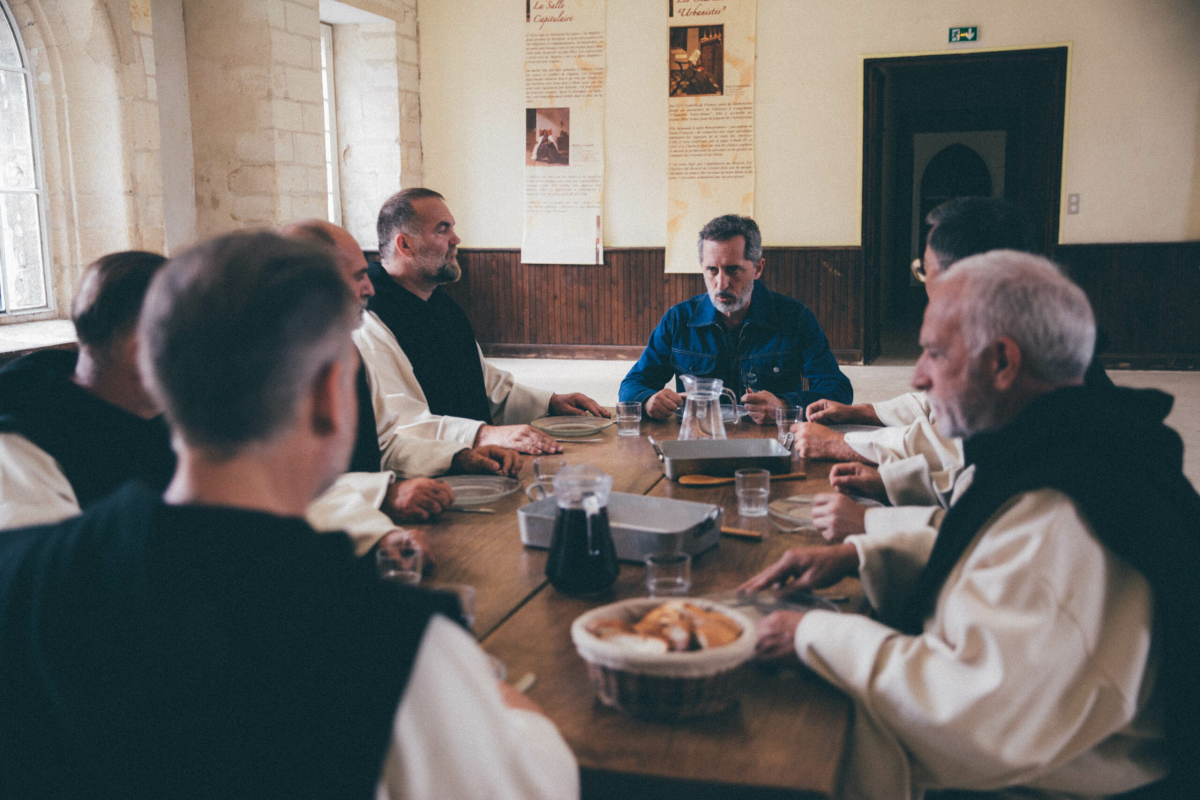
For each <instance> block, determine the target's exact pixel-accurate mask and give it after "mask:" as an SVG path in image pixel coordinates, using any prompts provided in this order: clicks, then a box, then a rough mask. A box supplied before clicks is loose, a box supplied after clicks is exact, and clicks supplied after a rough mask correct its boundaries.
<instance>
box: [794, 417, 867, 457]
mask: <svg viewBox="0 0 1200 800" xmlns="http://www.w3.org/2000/svg"><path fill="white" fill-rule="evenodd" d="M792 433H794V434H795V435H796V443H795V446H794V447H793V448H792V449H793V451H794V452H795V453H796V455H798V456H799V457H800V458H814V459H820V460H822V461H862V460H863V457H862V456H860V455H859V454H858V453H856V452H855V451H854V448H852V447H851V446H850V445H848V444H846V437H845V435H844V434H841V433H838V432H837V431H831V430H829V428H826V427H825V426H824V425H821V424H820V423H817V422H797V423H796V424H795V425H793V426H792Z"/></svg>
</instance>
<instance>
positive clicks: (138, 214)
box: [0, 0, 423, 323]
mask: <svg viewBox="0 0 1200 800" xmlns="http://www.w3.org/2000/svg"><path fill="white" fill-rule="evenodd" d="M8 2H9V5H10V8H11V9H12V11H13V13H14V17H15V19H16V21H17V27H18V31H19V34H20V35H21V37H22V39H23V41H24V44H25V46H26V50H27V52H28V55H29V61H30V67H31V72H32V75H33V79H34V87H35V107H36V109H37V113H38V117H39V129H40V131H39V133H40V136H39V138H40V144H41V147H40V154H39V156H40V163H41V168H42V171H43V174H44V176H45V188H46V192H45V200H46V202H45V207H46V208H45V210H46V213H45V216H46V223H47V228H48V230H47V239H48V249H49V255H50V267H49V271H50V273H51V282H52V288H51V294H52V297H53V300H54V302H53V307H52V308H51V309H50V310H49V311H47V312H45V313H39V314H35V315H30V316H22V317H21V318H19V319H17V318H4V319H0V323H6V322H11V321H25V320H32V319H41V318H49V317H56V316H58V317H62V316H67V314H68V312H69V308H70V302H71V300H72V298H73V297H74V293H75V288H76V286H77V284H78V280H79V276H80V274H81V273H82V270H83V268H84V267H85V266H86V265H87V264H88V263H90V262H91V261H92V260H94V259H95V258H97V257H99V256H101V255H103V254H105V253H109V252H113V251H116V250H123V249H130V248H139V249H147V250H155V251H160V252H161V251H163V250H164V248H165V247H166V244H167V242H166V239H165V233H164V228H165V223H164V216H165V214H164V200H163V198H164V189H163V185H164V180H163V171H164V165H163V141H162V130H164V129H165V130H168V131H171V130H178V129H179V125H183V126H187V125H188V121H187V120H181V119H180V116H181V115H178V114H173V115H171V116H170V118H169V119H168V120H167V121H168V122H169V123H170V124H168V125H166V126H165V128H164V126H163V125H162V123H163V121H164V120H163V119H162V118H161V114H162V113H163V112H162V109H163V108H177V107H178V105H172V104H171V102H166V101H164V99H163V97H162V91H163V90H164V87H166V90H167V92H168V94H170V95H171V97H172V100H178V102H179V103H183V104H184V107H186V108H187V109H188V110H189V111H190V116H191V119H190V128H189V129H190V131H191V134H192V153H193V156H194V158H193V163H194V178H195V198H194V200H195V212H196V217H195V232H196V235H198V236H200V237H204V236H211V235H214V234H218V233H223V232H226V231H229V230H234V229H239V228H246V227H257V226H274V225H279V224H283V223H286V222H289V221H292V220H296V219H300V218H302V217H321V218H324V217H325V216H326V214H327V206H326V198H325V191H326V175H325V152H324V151H325V142H324V124H323V112H322V100H321V73H320V67H321V51H320V46H321V45H320V11H319V6H318V0H178V2H180V3H181V4H182V12H183V13H182V18H183V26H184V39H185V42H186V47H185V48H184V49H185V50H186V59H184V61H185V62H186V63H185V65H181V69H180V72H182V71H184V67H185V69H186V73H187V76H186V84H185V83H184V82H183V79H182V78H177V79H176V80H175V83H176V84H177V86H176V87H175V88H174V89H171V88H170V87H169V86H168V84H165V83H164V84H160V83H159V81H158V76H157V74H156V63H155V35H154V34H155V29H154V22H155V20H154V17H155V15H154V14H153V13H152V4H153V2H154V0H8ZM347 4H348V5H353V6H356V7H358V8H361V9H362V10H365V11H368V12H370V13H372V14H375V15H377V16H378V17H379V18H380V20H381V21H380V22H379V23H378V24H372V25H349V26H343V25H338V26H335V29H336V28H340V29H342V30H340V31H338V32H337V33H336V34H335V36H336V40H335V59H336V60H335V72H336V73H338V79H339V86H338V89H339V91H338V101H339V108H338V115H339V117H343V119H342V120H341V124H340V130H341V144H342V147H341V152H340V153H339V167H340V172H341V181H342V194H343V200H344V203H343V205H344V220H345V222H346V224H347V226H348V227H349V228H350V230H351V231H352V232H353V233H354V235H355V236H356V237H357V238H358V239H359V240H360V241H361V242H362V244H363V245H364V247H367V248H373V247H374V246H375V244H376V243H375V235H374V224H375V216H376V214H377V212H378V208H379V205H380V204H381V203H382V202H383V200H384V199H386V198H387V197H388V196H389V195H390V194H392V193H394V192H396V191H398V190H399V189H400V188H401V187H407V186H419V185H421V183H422V179H423V165H422V154H421V107H420V97H419V66H418V55H419V51H418V39H417V8H416V0H348V2H347ZM177 10H178V9H176V11H177ZM385 20H386V21H385ZM339 41H340V42H341V47H340V49H339V47H338V42H339ZM164 52H167V51H164ZM172 55H175V52H174V51H172ZM175 64H178V60H176V62H175ZM183 86H186V92H185V91H184V90H183V89H182V88H180V87H183ZM185 93H186V94H187V95H188V96H189V97H187V98H184V97H182V95H183V94H185ZM160 103H161V105H160ZM176 162H179V164H182V165H183V166H181V167H178V168H179V169H184V170H189V171H190V169H191V167H190V165H188V164H187V163H186V159H183V158H182V157H180V158H175V159H174V160H173V161H172V165H174V166H173V168H175V167H176V166H178V165H176ZM177 177H178V176H173V183H172V185H173V186H175V188H178V186H176V184H180V182H179V181H178V180H174V178H177ZM180 185H182V184H180ZM174 196H175V199H173V201H172V202H173V203H178V202H180V200H179V199H178V197H179V193H178V192H176V193H175V195H174ZM183 216H185V217H189V218H190V214H186V215H183ZM185 222H186V220H185ZM176 227H177V228H180V229H181V230H186V231H189V232H190V223H188V224H186V225H183V226H182V227H180V226H176ZM176 238H177V239H179V241H174V242H172V243H171V245H172V247H173V248H175V247H177V246H182V245H184V244H186V243H187V242H186V241H185V240H184V239H183V238H182V237H181V236H179V235H178V234H177V235H176Z"/></svg>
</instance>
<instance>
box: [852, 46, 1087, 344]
mask: <svg viewBox="0 0 1200 800" xmlns="http://www.w3.org/2000/svg"><path fill="white" fill-rule="evenodd" d="M863 66H864V69H863V73H864V76H863V79H864V87H863V106H864V108H863V112H864V113H863V251H864V252H863V256H864V266H865V279H866V280H865V283H866V286H865V287H864V288H865V292H866V298H865V300H866V302H865V305H864V310H865V312H866V315H865V320H864V323H865V324H864V337H863V358H864V361H865V362H866V363H870V362H871V361H874V360H875V359H876V358H879V357H883V358H885V359H887V360H889V361H892V360H893V359H894V360H896V361H900V362H903V361H905V360H912V359H915V358H916V356H917V355H919V354H920V347H919V346H918V345H917V334H918V331H919V330H920V326H921V317H922V314H923V313H924V310H925V303H926V296H925V287H924V286H923V285H922V284H921V283H919V282H918V281H917V280H916V279H915V278H914V277H913V275H912V272H911V269H910V265H911V263H912V261H913V259H914V258H918V257H920V256H921V254H922V253H923V251H924V248H925V235H926V234H927V233H928V226H927V225H926V224H925V215H926V214H928V213H929V211H930V210H931V209H933V208H934V207H935V206H937V205H938V204H939V203H941V202H943V201H945V200H948V199H950V198H951V197H958V196H963V195H979V196H984V197H1003V198H1005V199H1007V200H1010V201H1011V202H1014V203H1016V204H1017V205H1019V206H1021V207H1022V208H1024V209H1025V211H1026V212H1028V213H1029V215H1030V217H1032V219H1033V221H1034V225H1035V226H1036V228H1037V230H1038V234H1039V236H1040V241H1041V243H1042V249H1043V252H1045V253H1049V252H1050V251H1051V248H1052V247H1053V245H1054V244H1055V243H1056V242H1057V241H1058V211H1059V194H1060V187H1061V179H1062V142H1063V118H1064V113H1065V108H1066V75H1067V48H1065V47H1055V48H1044V49H1035V50H1012V51H1003V52H994V53H962V54H953V55H940V56H911V57H902V58H878V59H867V60H866V61H865V62H864V65H863Z"/></svg>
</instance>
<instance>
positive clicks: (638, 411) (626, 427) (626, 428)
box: [617, 400, 642, 436]
mask: <svg viewBox="0 0 1200 800" xmlns="http://www.w3.org/2000/svg"><path fill="white" fill-rule="evenodd" d="M641 432H642V404H641V403H640V402H638V401H636V400H634V401H630V402H625V403H617V435H618V436H637V435H639V434H641Z"/></svg>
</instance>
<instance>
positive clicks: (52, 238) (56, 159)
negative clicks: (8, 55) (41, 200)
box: [10, 0, 163, 320]
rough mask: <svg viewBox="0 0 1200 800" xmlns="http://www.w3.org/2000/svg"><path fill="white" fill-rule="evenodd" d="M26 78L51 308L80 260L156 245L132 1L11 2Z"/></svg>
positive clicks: (154, 111)
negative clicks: (37, 147)
mask: <svg viewBox="0 0 1200 800" xmlns="http://www.w3.org/2000/svg"><path fill="white" fill-rule="evenodd" d="M10 8H11V9H12V11H13V15H14V17H15V18H16V22H17V28H18V30H19V32H20V35H21V38H22V40H23V41H24V43H25V48H26V51H27V53H28V56H29V67H30V69H31V71H32V73H33V77H34V91H35V95H36V97H35V99H36V108H37V112H38V117H39V127H40V134H41V136H40V138H41V151H40V157H41V165H42V170H43V174H44V176H45V186H46V195H45V196H46V201H47V202H46V224H47V227H48V230H47V238H48V240H49V251H50V272H51V282H52V289H51V294H52V297H53V299H54V306H55V307H54V308H53V309H52V310H51V311H49V312H47V313H46V314H42V315H36V316H34V317H30V316H22V317H19V318H14V319H21V320H26V319H33V318H36V317H37V316H41V317H46V316H66V315H67V313H68V311H69V308H70V303H71V299H72V298H73V297H74V294H75V287H76V285H77V284H78V281H79V276H80V274H81V272H82V270H83V267H85V266H86V265H87V264H88V263H90V262H91V261H92V260H94V259H95V258H97V257H99V256H101V255H103V254H105V253H108V252H112V251H114V250H124V249H129V248H144V249H148V250H160V249H161V248H162V246H163V221H162V220H163V207H162V180H161V171H160V166H159V155H158V152H159V137H158V107H157V96H156V85H155V81H154V44H153V40H152V38H151V36H150V35H149V30H148V27H147V23H148V21H149V18H148V16H145V15H144V14H143V13H142V12H143V11H144V9H143V8H142V7H141V6H140V5H139V0H134V2H133V3H129V2H125V3H119V2H118V3H112V4H107V3H103V2H97V1H96V0H66V1H64V2H43V1H42V0H15V2H12V3H11V5H10Z"/></svg>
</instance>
